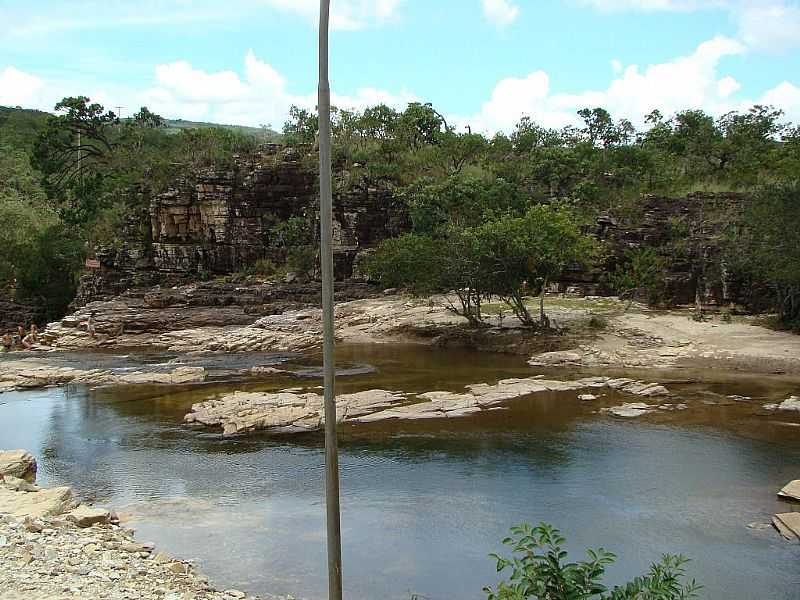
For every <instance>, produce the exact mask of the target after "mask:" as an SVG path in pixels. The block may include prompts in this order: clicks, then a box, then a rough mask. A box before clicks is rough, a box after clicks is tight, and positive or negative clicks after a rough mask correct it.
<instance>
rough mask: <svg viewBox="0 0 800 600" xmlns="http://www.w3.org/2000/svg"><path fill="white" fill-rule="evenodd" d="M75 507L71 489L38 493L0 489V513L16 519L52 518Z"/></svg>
mask: <svg viewBox="0 0 800 600" xmlns="http://www.w3.org/2000/svg"><path fill="white" fill-rule="evenodd" d="M76 506H77V502H76V501H75V498H74V496H73V495H72V489H71V488H69V487H56V488H50V489H43V490H39V491H38V492H17V491H13V490H9V489H7V488H5V487H0V513H9V514H12V515H15V516H17V517H33V518H36V517H53V516H57V515H62V514H64V513H65V512H68V511H70V510H72V509H73V508H75V507H76Z"/></svg>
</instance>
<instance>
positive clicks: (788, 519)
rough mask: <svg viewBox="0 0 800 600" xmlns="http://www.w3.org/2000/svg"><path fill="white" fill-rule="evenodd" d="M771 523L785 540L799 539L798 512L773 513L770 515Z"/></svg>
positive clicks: (799, 514) (799, 519)
mask: <svg viewBox="0 0 800 600" xmlns="http://www.w3.org/2000/svg"><path fill="white" fill-rule="evenodd" d="M772 524H773V525H775V529H777V530H778V531H779V532H780V534H781V535H782V536H783V537H785V538H786V539H787V540H792V541H797V540H798V539H800V513H796V512H791V513H783V514H779V515H775V516H774V517H772Z"/></svg>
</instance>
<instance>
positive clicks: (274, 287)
mask: <svg viewBox="0 0 800 600" xmlns="http://www.w3.org/2000/svg"><path fill="white" fill-rule="evenodd" d="M317 292H318V290H317V289H316V288H315V287H314V285H312V284H302V285H300V284H298V285H297V286H288V285H284V284H258V285H251V286H243V287H236V286H233V285H229V284H214V285H213V286H212V285H209V284H194V285H188V286H183V287H181V288H175V289H170V290H150V291H143V290H140V291H138V292H135V293H134V292H131V293H128V294H125V295H122V296H119V297H117V298H115V299H113V300H109V301H102V302H93V303H91V304H88V305H87V306H85V307H83V308H81V309H79V310H78V311H77V312H75V313H73V314H71V315H68V316H67V317H65V318H64V319H62V320H61V321H59V322H56V323H51V324H50V325H48V327H47V328H46V329H45V330H44V332H43V334H42V336H41V344H40V345H39V346H37V347H36V350H39V351H43V352H44V351H53V350H78V351H82V350H92V351H101V352H106V351H113V352H120V353H126V354H127V353H129V352H140V351H147V352H152V351H164V352H171V353H177V354H184V355H202V354H209V355H210V354H212V353H244V352H259V353H280V352H298V353H305V352H307V351H309V350H312V349H315V348H317V347H319V345H320V343H321V339H322V323H321V318H322V315H321V311H320V310H319V309H318V308H316V307H315V306H314V305H315V304H316V301H317V298H318V297H317ZM287 298H289V299H291V300H290V301H287ZM354 298H355V299H354ZM547 302H548V313H549V315H550V318H551V320H552V322H553V323H556V324H557V325H558V326H559V327H560V328H561V330H562V331H564V332H565V333H563V334H562V335H538V334H537V333H536V332H532V331H530V330H527V329H524V328H522V327H520V326H519V324H518V323H516V321H514V319H512V318H511V317H510V316H508V315H507V314H506V315H504V314H503V312H502V308H501V307H499V305H489V306H487V307H486V314H487V315H488V317H487V327H484V328H477V329H475V328H470V327H468V326H467V324H466V321H465V320H464V319H462V318H461V317H459V316H457V315H455V314H453V313H452V312H451V311H449V310H447V308H445V306H446V298H442V297H432V298H424V299H421V298H411V297H407V296H403V295H398V294H395V293H391V294H381V293H378V292H377V291H376V290H375V289H374V288H371V287H369V286H366V285H364V284H349V285H348V286H346V287H344V288H343V289H342V290H341V293H340V296H339V300H338V302H337V305H336V336H337V341H338V343H343V344H347V343H378V344H386V343H396V342H413V343H419V344H427V345H435V346H438V347H442V348H449V347H466V348H470V349H477V350H485V351H493V352H502V353H514V354H522V355H526V356H529V357H532V358H531V361H530V362H531V365H532V366H537V367H563V366H567V367H583V368H589V369H597V368H601V369H645V368H647V369H681V368H688V369H697V368H704V367H709V368H714V369H726V370H734V371H740V372H749V373H777V372H779V373H786V374H790V375H800V336H797V335H792V334H789V333H782V332H776V331H772V330H769V329H766V328H763V327H759V326H756V325H754V324H752V323H751V321H752V320H751V319H747V318H741V319H737V321H736V322H733V323H726V322H722V321H721V320H719V319H717V320H711V321H706V322H696V321H694V320H692V319H691V314H690V313H689V311H670V312H657V311H651V310H648V309H647V308H646V307H643V306H639V305H633V306H632V307H628V306H627V305H626V303H622V302H619V301H618V300H616V299H614V298H595V297H587V298H571V297H555V296H554V297H551V298H548V301H547ZM90 318H91V319H92V321H93V323H94V324H95V328H96V335H94V336H92V335H90V333H89V332H88V331H87V328H86V322H87V321H88V320H89V319H90ZM51 362H52V361H51ZM2 367H3V368H2V369H0V371H2V372H0V392H2V391H3V390H9V389H29V388H34V387H45V386H50V385H61V384H64V383H73V382H74V383H83V384H87V385H114V384H129V383H198V382H201V381H203V380H204V379H205V377H206V375H204V374H203V373H202V372H201V370H200V369H194V370H187V369H185V368H177V369H175V370H174V371H173V372H170V373H165V372H159V373H149V372H146V371H141V370H139V371H135V372H132V373H125V374H122V375H120V374H119V373H111V372H108V371H104V370H102V369H80V368H72V367H70V368H64V367H55V366H54V365H53V364H49V363H48V355H47V354H46V353H40V354H38V355H37V356H35V357H33V358H29V359H24V360H14V356H13V355H10V356H6V357H4V358H3V362H2Z"/></svg>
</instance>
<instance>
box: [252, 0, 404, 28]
mask: <svg viewBox="0 0 800 600" xmlns="http://www.w3.org/2000/svg"><path fill="white" fill-rule="evenodd" d="M261 2H262V3H264V4H266V5H268V6H271V7H273V8H276V9H278V10H281V11H284V12H290V13H295V14H297V15H300V16H301V17H303V18H304V19H307V20H309V21H311V22H313V23H317V22H318V20H319V0H261ZM401 2H402V0H333V2H332V3H331V28H333V29H340V30H347V31H355V30H359V29H365V28H366V27H370V26H376V25H382V24H384V23H386V22H389V21H392V20H395V19H396V18H397V17H398V9H399V8H400V3H401Z"/></svg>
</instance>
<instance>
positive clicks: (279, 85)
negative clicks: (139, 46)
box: [138, 51, 416, 128]
mask: <svg viewBox="0 0 800 600" xmlns="http://www.w3.org/2000/svg"><path fill="white" fill-rule="evenodd" d="M156 81H157V84H158V85H157V86H155V87H153V88H150V89H148V90H146V91H144V92H143V93H141V94H139V95H138V99H139V102H140V103H141V104H143V105H146V106H148V107H149V108H150V109H151V110H154V111H155V112H157V113H159V114H163V115H164V116H168V117H183V118H187V119H194V120H207V121H212V122H217V123H232V124H240V125H260V124H271V125H272V126H274V127H278V128H279V127H280V125H282V124H283V122H284V120H285V119H286V116H287V114H288V112H289V107H290V106H291V105H293V104H295V105H298V106H302V107H305V108H309V109H311V108H314V107H315V106H316V104H317V97H316V93H315V92H310V93H308V94H305V95H296V94H292V93H290V92H289V91H288V81H287V79H286V78H285V77H284V76H283V75H282V74H281V73H279V72H278V71H277V70H275V69H274V68H273V67H272V66H271V65H269V64H268V63H266V62H263V61H261V60H259V59H258V58H257V57H256V56H255V54H254V53H253V52H252V51H248V53H247V55H246V56H245V60H244V77H243V78H242V77H240V76H239V75H238V74H237V73H235V72H233V71H220V72H217V73H208V72H205V71H203V70H201V69H196V68H194V67H192V65H191V64H190V63H188V62H185V61H178V62H174V63H169V64H165V65H159V66H158V67H156ZM415 99H416V98H415V96H414V95H413V94H411V93H410V92H408V91H407V90H405V89H402V90H401V91H400V92H399V93H396V94H395V93H391V92H389V91H386V90H379V89H375V88H371V87H364V88H361V89H358V90H356V92H355V94H353V95H341V94H337V93H335V92H334V93H333V94H332V102H333V104H334V105H336V106H338V107H340V108H350V109H353V108H358V109H363V108H366V107H367V106H373V105H375V104H379V103H384V104H388V105H390V106H394V107H396V108H404V107H405V106H406V104H408V103H409V102H413V101H414V100H415Z"/></svg>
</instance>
